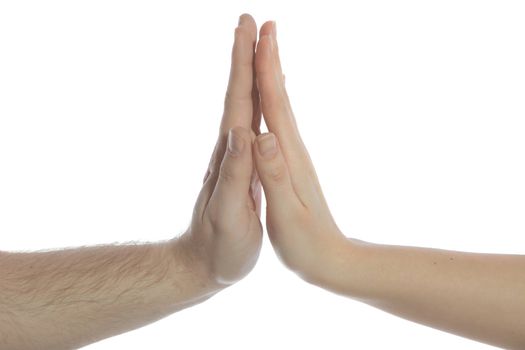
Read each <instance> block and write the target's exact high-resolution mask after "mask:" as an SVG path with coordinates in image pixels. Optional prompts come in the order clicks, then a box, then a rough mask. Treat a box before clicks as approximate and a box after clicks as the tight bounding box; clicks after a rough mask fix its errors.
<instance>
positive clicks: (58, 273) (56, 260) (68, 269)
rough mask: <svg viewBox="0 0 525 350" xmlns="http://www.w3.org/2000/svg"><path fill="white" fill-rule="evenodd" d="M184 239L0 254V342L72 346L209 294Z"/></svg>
mask: <svg viewBox="0 0 525 350" xmlns="http://www.w3.org/2000/svg"><path fill="white" fill-rule="evenodd" d="M189 251H190V250H189V249H188V248H187V245H186V243H185V240H184V239H179V240H177V241H169V242H163V243H156V244H137V245H116V246H96V247H87V248H78V249H67V250H57V251H49V252H35V253H0V348H2V349H4V348H5V349H13V350H19V349H24V350H25V349H28V350H29V349H74V348H77V347H80V346H82V345H86V344H88V343H92V342H95V341H97V340H100V339H103V338H107V337H110V336H113V335H116V334H119V333H123V332H126V331H129V330H132V329H135V328H138V327H140V326H143V325H145V324H147V323H150V322H153V321H155V320H158V319H160V318H162V317H164V316H167V315H168V314H170V313H173V312H175V311H178V310H180V309H182V308H185V307H188V306H191V305H192V304H194V303H197V302H199V301H202V300H204V299H206V298H207V297H209V296H211V295H212V294H214V293H215V292H216V290H217V289H216V286H214V285H211V283H209V282H208V279H207V278H206V277H207V276H206V271H205V269H203V268H202V267H201V265H200V264H199V262H198V261H195V259H194V258H193V255H192V254H191V253H190V252H189Z"/></svg>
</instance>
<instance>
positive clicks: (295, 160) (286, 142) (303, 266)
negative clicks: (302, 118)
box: [253, 22, 350, 283]
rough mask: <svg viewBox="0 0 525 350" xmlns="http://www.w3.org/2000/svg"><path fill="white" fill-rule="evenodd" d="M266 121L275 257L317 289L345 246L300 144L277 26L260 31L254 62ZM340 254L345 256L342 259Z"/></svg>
mask: <svg viewBox="0 0 525 350" xmlns="http://www.w3.org/2000/svg"><path fill="white" fill-rule="evenodd" d="M255 67H256V73H257V74H256V75H257V85H258V88H259V92H260V95H261V107H262V113H263V116H264V120H265V122H266V124H267V126H268V129H269V131H270V133H267V134H261V135H259V136H257V138H256V141H255V143H254V147H253V148H254V160H255V164H256V168H257V172H258V174H259V177H260V179H261V182H262V184H263V188H264V192H265V196H266V201H267V204H268V205H267V210H266V212H267V217H266V220H267V222H266V224H267V230H268V234H269V237H270V240H271V242H272V244H273V246H274V248H275V251H276V252H277V254H278V255H279V257H280V258H281V260H282V261H283V262H284V264H285V265H287V266H288V267H289V268H291V269H292V270H294V271H296V272H297V273H298V274H299V275H301V276H302V277H303V278H305V279H307V280H309V281H312V282H314V283H322V282H323V281H324V280H326V279H327V278H329V277H330V274H331V271H334V269H332V268H330V266H331V265H334V263H335V261H334V260H335V259H338V257H339V256H340V254H343V253H342V251H341V250H340V249H341V247H342V246H345V247H348V245H349V244H350V241H349V240H347V239H346V238H345V237H344V236H343V234H342V233H341V232H340V231H339V229H338V227H337V225H336V224H335V221H334V219H333V218H332V215H331V214H330V210H329V208H328V205H327V203H326V201H325V199H324V196H323V192H322V190H321V186H320V185H319V181H318V179H317V175H316V173H315V169H314V166H313V164H312V162H311V160H310V157H309V155H308V152H307V150H306V148H305V146H304V144H303V142H302V140H301V136H300V134H299V130H298V129H297V124H296V122H295V118H294V115H293V112H292V108H291V106H290V101H289V99H288V95H287V93H286V89H285V86H284V77H283V73H282V70H281V64H280V60H279V50H278V47H277V41H276V31H275V23H274V22H267V23H265V24H264V25H263V26H262V27H261V31H260V39H259V42H258V45H257V54H256V58H255ZM340 252H341V253H340Z"/></svg>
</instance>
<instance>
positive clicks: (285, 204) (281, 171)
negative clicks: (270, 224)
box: [253, 133, 302, 212]
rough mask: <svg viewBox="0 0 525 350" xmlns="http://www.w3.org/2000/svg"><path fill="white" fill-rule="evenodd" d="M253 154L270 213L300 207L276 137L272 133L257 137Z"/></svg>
mask: <svg viewBox="0 0 525 350" xmlns="http://www.w3.org/2000/svg"><path fill="white" fill-rule="evenodd" d="M253 154H254V160H255V167H256V168H257V173H258V174H259V178H260V180H261V183H262V186H263V188H264V194H265V196H266V202H267V204H268V207H271V208H272V211H277V212H289V211H290V209H293V208H295V207H296V206H297V205H299V206H300V205H302V204H301V201H300V199H299V198H298V197H297V194H296V192H295V189H294V187H293V184H292V179H291V177H290V173H289V171H288V165H287V164H286V161H285V158H284V156H283V154H282V152H281V148H280V146H279V142H278V140H277V137H276V136H275V135H274V134H273V133H265V134H261V135H258V136H257V137H256V138H255V143H254V150H253Z"/></svg>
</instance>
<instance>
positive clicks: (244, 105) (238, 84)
mask: <svg viewBox="0 0 525 350" xmlns="http://www.w3.org/2000/svg"><path fill="white" fill-rule="evenodd" d="M256 41H257V26H256V24H255V20H254V19H253V17H252V16H250V15H248V14H243V15H241V17H240V18H239V26H238V27H237V28H236V29H235V42H234V44H233V49H232V61H231V69H230V79H229V82H228V88H227V91H226V96H225V99H224V114H223V117H222V121H221V128H220V132H221V135H226V134H227V133H228V130H230V129H231V128H233V127H236V126H241V127H243V128H245V129H248V130H251V129H252V119H253V115H254V109H255V108H256V106H254V99H253V96H252V94H253V85H254V69H253V59H254V52H255V43H256Z"/></svg>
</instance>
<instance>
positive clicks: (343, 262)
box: [325, 240, 525, 349]
mask: <svg viewBox="0 0 525 350" xmlns="http://www.w3.org/2000/svg"><path fill="white" fill-rule="evenodd" d="M347 243H350V244H347V245H346V247H344V248H342V250H339V252H338V253H336V254H334V257H335V258H334V260H333V261H334V263H335V266H336V267H334V269H333V271H332V273H331V276H333V278H332V279H331V281H329V282H327V283H326V285H325V286H326V287H327V288H329V289H332V290H333V291H335V292H338V293H341V294H345V295H348V296H351V297H354V298H356V299H360V300H361V301H364V302H366V303H368V304H371V305H373V306H375V307H378V308H380V309H383V310H385V311H388V312H390V313H393V314H396V315H398V316H401V317H404V318H407V319H410V320H413V321H416V322H419V323H423V324H426V325H429V326H431V327H434V328H438V329H442V330H445V331H447V332H451V333H455V334H458V335H461V336H465V337H468V338H471V339H476V340H479V341H483V342H486V343H490V344H494V345H498V346H504V347H508V348H514V349H518V348H519V349H523V348H524V347H525V256H519V255H497V254H477V253H464V252H457V251H446V250H438V249H426V248H415V247H401V246H388V245H376V244H368V243H359V242H358V243H355V242H352V241H350V240H349V241H347ZM345 252H346V254H345ZM336 276H338V277H336Z"/></svg>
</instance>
